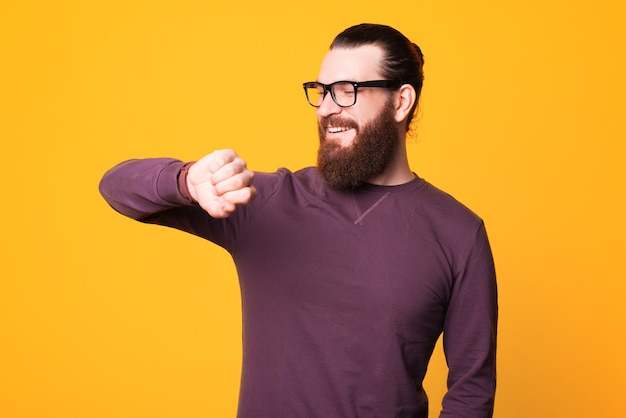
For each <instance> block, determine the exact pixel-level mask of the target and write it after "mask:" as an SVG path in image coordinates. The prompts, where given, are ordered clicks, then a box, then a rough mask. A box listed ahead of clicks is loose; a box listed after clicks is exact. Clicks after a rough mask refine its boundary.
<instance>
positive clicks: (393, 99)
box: [101, 24, 497, 418]
mask: <svg viewBox="0 0 626 418" xmlns="http://www.w3.org/2000/svg"><path fill="white" fill-rule="evenodd" d="M422 65H423V57H422V54H421V51H420V50H419V48H418V47H417V45H415V44H412V43H411V42H410V41H409V40H408V39H407V38H405V37H404V36H403V35H402V34H401V33H399V32H398V31H396V30H395V29H392V28H390V27H388V26H382V25H372V24H362V25H357V26H354V27H351V28H348V29H346V30H345V31H344V32H342V33H341V34H339V35H338V36H337V38H335V40H334V41H333V43H332V45H331V48H330V50H329V52H328V53H327V55H326V57H325V58H324V60H323V62H322V66H321V70H320V72H319V76H318V79H317V81H315V82H308V83H304V88H305V93H306V96H307V99H308V101H309V103H310V104H311V105H313V106H315V107H316V108H317V118H318V124H319V136H320V149H319V154H318V165H317V167H316V168H305V169H303V170H300V171H297V172H295V173H292V172H290V171H287V170H285V169H281V170H279V171H278V172H275V173H252V172H251V171H250V170H248V169H247V168H246V164H245V162H244V161H243V160H242V159H241V158H240V157H238V156H237V154H236V153H235V152H233V151H231V150H220V151H215V152H213V153H211V154H209V155H207V156H205V157H204V158H202V159H200V160H199V161H197V162H196V163H183V162H181V161H178V160H174V159H165V158H164V159H147V160H131V161H127V162H125V163H122V164H120V165H118V166H116V167H114V168H113V169H111V170H110V171H109V172H108V173H107V174H106V175H105V176H104V178H103V180H102V183H101V192H102V194H103V196H104V197H105V198H106V200H107V201H108V202H109V203H110V205H111V206H112V207H113V208H115V209H116V210H117V211H119V212H121V213H123V214H124V215H127V216H130V217H132V218H135V219H137V220H140V221H143V222H147V223H154V224H160V225H167V226H171V227H174V228H178V229H181V230H183V231H187V232H190V233H192V234H196V235H199V236H201V237H204V238H206V239H209V240H211V241H213V242H214V243H216V244H218V245H220V246H222V247H224V248H225V249H226V250H228V251H229V252H230V253H231V255H232V257H233V259H234V261H235V264H236V266H237V271H238V274H239V280H240V286H241V294H242V303H243V343H244V350H243V370H242V380H241V392H240V401H239V411H238V416H239V417H245V418H248V417H260V418H280V417H285V418H297V417H306V418H309V417H320V418H329V417H336V418H346V417H381V418H389V417H403V418H406V417H419V418H425V417H427V416H428V412H427V411H428V401H427V397H426V394H425V393H424V390H423V388H422V380H423V378H424V375H425V373H426V368H427V365H428V361H429V359H430V356H431V354H432V351H433V347H434V345H435V342H436V341H437V339H438V337H439V335H440V334H441V333H442V332H443V336H444V349H445V354H446V360H447V362H448V366H449V376H448V392H447V394H446V396H445V397H444V399H443V409H442V412H441V417H459V418H460V417H464V418H468V417H476V418H478V417H481V418H484V417H490V416H492V411H493V400H494V392H495V349H496V322H497V301H496V281H495V273H494V267H493V260H492V256H491V251H490V248H489V243H488V240H487V235H486V232H485V229H484V225H483V222H482V221H481V220H480V218H478V217H477V216H476V215H475V214H473V213H472V212H471V211H469V210H468V209H467V208H465V207H464V206H462V205H461V204H460V203H458V202H457V201H456V200H454V199H453V198H452V197H450V196H449V195H447V194H445V193H443V192H441V191H440V190H438V189H436V188H435V187H433V186H432V185H430V184H429V183H427V182H426V181H424V180H423V179H421V178H419V177H417V176H416V175H415V174H414V173H413V172H412V171H411V169H410V168H409V163H408V160H407V154H406V148H405V135H406V132H407V131H408V129H409V123H410V122H411V118H412V117H413V114H414V112H415V109H416V106H417V102H418V98H419V95H420V91H421V87H422V79H423V76H422Z"/></svg>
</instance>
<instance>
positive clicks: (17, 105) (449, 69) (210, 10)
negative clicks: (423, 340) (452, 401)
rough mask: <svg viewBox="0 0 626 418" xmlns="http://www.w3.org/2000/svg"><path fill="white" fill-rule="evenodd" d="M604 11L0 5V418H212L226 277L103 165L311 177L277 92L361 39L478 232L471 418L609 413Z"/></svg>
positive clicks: (221, 404)
mask: <svg viewBox="0 0 626 418" xmlns="http://www.w3.org/2000/svg"><path fill="white" fill-rule="evenodd" d="M625 11H626V10H625V6H624V2H623V1H620V0H612V1H611V0H596V1H579V0H568V1H566V0H554V1H545V0H526V1H496V0H478V1H471V2H469V1H467V2H464V1H455V2H451V1H436V0H428V1H418V0H412V1H395V2H393V1H392V2H380V1H371V0H359V1H354V0H345V1H341V2H338V1H334V0H332V1H331V0H321V1H316V2H304V1H300V0H291V1H288V0H283V1H268V2H261V1H256V0H243V1H229V2H217V1H188V0H183V1H176V2H174V1H149V0H144V1H128V0H124V1H120V0H114V1H69V0H58V1H44V0H40V1H28V0H3V1H2V3H0V48H1V49H0V139H1V146H2V154H3V161H2V163H1V164H0V185H1V189H0V196H1V199H2V202H1V209H0V210H1V214H2V232H1V243H2V247H1V248H0V250H1V251H0V257H1V260H0V262H1V267H0V268H1V270H0V271H1V279H0V416H2V417H8V418H18V417H19V418H22V417H63V418H73V417H77V418H78V417H80V418H85V417H93V418H96V417H98V418H99V417H180V418H190V417H232V416H234V414H235V410H236V403H237V392H238V384H239V371H240V356H241V348H240V306H239V294H238V288H237V283H236V276H235V271H234V268H233V266H232V263H231V261H230V258H229V257H228V255H227V254H226V253H225V252H223V251H222V250H220V249H218V248H216V247H214V246H213V245H212V244H210V243H207V242H205V241H202V240H200V239H197V238H194V237H191V236H188V235H185V234H183V233H180V232H178V231H173V230H169V229H165V228H158V227H154V226H146V225H141V224H139V223H135V222H133V221H130V220H128V219H125V218H123V217H121V216H119V215H117V214H116V213H114V212H113V211H112V210H111V209H109V208H108V207H107V205H106V203H105V202H104V201H103V200H102V199H101V198H100V196H99V194H98V192H97V184H98V181H99V179H100V176H101V175H102V173H103V172H104V171H105V170H106V169H108V168H109V167H110V166H112V165H114V164H115V163H117V162H119V161H121V160H123V159H127V158H132V157H154V156H174V157H178V158H181V159H184V160H191V159H197V158H199V157H201V156H203V155H204V154H206V153H208V152H210V151H212V150H213V149H216V148H222V147H232V148H234V149H236V150H237V151H238V152H239V153H240V154H241V155H242V156H243V157H244V158H245V159H247V161H248V163H249V166H250V167H251V168H253V169H256V170H274V169H276V168H277V167H280V166H286V167H289V168H291V169H297V168H300V167H302V166H304V165H311V164H313V163H314V161H315V151H316V141H317V138H316V131H315V120H314V112H313V110H312V108H310V107H309V106H308V105H307V104H306V102H305V99H304V95H303V92H302V89H301V84H300V83H301V82H303V81H307V80H311V79H315V77H316V75H317V71H318V68H319V64H320V61H321V58H322V57H323V55H324V53H325V51H326V49H327V46H328V44H329V43H330V41H331V39H332V38H333V37H334V36H335V35H336V34H337V33H338V32H339V31H340V30H342V29H344V28H345V27H347V26H350V25H352V24H356V23H360V22H363V21H369V22H380V23H386V24H390V25H392V26H395V27H397V28H398V29H400V30H401V31H403V32H404V33H405V34H406V35H407V36H409V37H410V38H411V39H413V40H415V41H416V42H417V43H418V44H420V46H421V47H422V49H423V50H424V53H425V56H426V66H425V71H426V82H425V88H424V93H423V100H422V105H421V110H420V114H419V124H418V125H417V130H416V135H414V136H413V137H412V138H411V139H410V144H409V153H410V160H411V164H412V168H413V169H414V170H415V171H417V172H418V173H419V174H420V175H421V176H423V177H425V178H426V179H428V180H429V181H431V182H432V183H434V184H436V185H438V186H439V187H441V188H443V189H444V190H446V191H448V192H450V193H452V194H453V195H455V196H456V197H457V198H459V199H460V200H461V201H463V202H464V203H466V204H467V205H468V206H470V207H471V208H473V209H474V210H475V211H476V212H478V213H479V214H480V215H481V216H482V217H483V218H484V219H485V221H486V223H487V227H488V230H489V234H490V238H491V241H492V246H493V251H494V255H495V257H496V263H497V270H498V275H499V285H500V306H501V317H500V328H499V329H500V339H499V358H498V367H499V369H498V373H499V383H498V394H497V401H496V417H500V418H522V417H532V418H537V417H546V418H548V417H550V418H552V417H566V418H572V417H586V418H588V417H621V416H623V413H624V412H623V396H624V395H623V393H624V390H625V389H626V385H625V383H624V376H625V375H626V366H625V364H624V354H625V353H626V343H625V342H626V335H625V334H626V332H625V328H626V326H625V324H624V320H625V319H626V312H625V308H624V305H625V303H624V294H625V285H624V282H625V281H626V280H625V279H626V269H625V267H624V255H625V254H624V253H625V251H624V250H625V249H626V246H625V244H624V236H626V223H625V221H624V216H625V214H626V207H625V206H626V205H625V199H624V180H625V179H626V175H625V173H624V171H625V169H624V166H625V165H626V161H625V158H624V157H625V155H624V154H625V153H624V141H625V140H626V129H625V122H624V120H625V114H626V106H625V105H624V102H625V100H626V81H625V80H626V71H625V70H626V65H625V64H626V60H625V58H624V57H625V53H626V48H625V40H626V34H625V32H624V30H623V29H622V27H623V22H624V18H625V16H626V13H625ZM439 350H440V348H438V351H437V352H436V354H435V356H434V358H433V363H432V366H431V369H430V371H429V375H428V378H427V386H428V390H429V395H430V399H431V417H435V416H437V414H438V410H439V403H440V398H441V396H442V394H443V392H444V390H445V375H446V370H445V363H444V360H443V357H442V355H441V352H440V351H439Z"/></svg>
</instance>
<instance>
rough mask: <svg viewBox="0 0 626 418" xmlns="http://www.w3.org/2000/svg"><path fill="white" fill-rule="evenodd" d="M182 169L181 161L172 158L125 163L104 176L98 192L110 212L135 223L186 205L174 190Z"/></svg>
mask: <svg viewBox="0 0 626 418" xmlns="http://www.w3.org/2000/svg"><path fill="white" fill-rule="evenodd" d="M183 166H184V163H183V162H182V161H179V160H175V159H172V158H152V159H142V160H128V161H125V162H123V163H120V164H118V165H116V166H115V167H113V168H111V169H110V170H109V171H107V172H106V173H105V175H104V176H103V177H102V180H101V181H100V186H99V188H100V193H101V194H102V196H103V197H104V199H105V200H106V201H107V202H108V203H109V205H111V207H112V208H113V209H115V210H116V211H118V212H119V213H121V214H123V215H125V216H128V217H130V218H132V219H137V220H141V219H143V218H145V217H147V216H150V215H152V214H155V213H159V212H162V211H165V210H167V209H171V208H174V207H180V206H185V205H189V204H190V202H189V201H188V200H187V199H186V198H185V197H184V196H183V195H182V194H181V193H180V191H179V188H178V173H179V172H180V170H181V168H182V167H183Z"/></svg>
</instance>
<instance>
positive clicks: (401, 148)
mask: <svg viewBox="0 0 626 418" xmlns="http://www.w3.org/2000/svg"><path fill="white" fill-rule="evenodd" d="M414 178H415V174H413V172H412V171H411V167H410V166H409V159H408V157H407V153H406V141H405V140H404V138H402V139H400V140H399V143H398V148H397V149H396V152H395V154H394V157H393V158H392V160H391V161H390V163H389V165H388V166H387V168H386V169H385V171H383V172H382V173H380V174H379V175H377V176H374V177H372V178H371V179H369V180H368V183H370V184H375V185H378V186H398V185H400V184H404V183H408V182H410V181H411V180H413V179H414Z"/></svg>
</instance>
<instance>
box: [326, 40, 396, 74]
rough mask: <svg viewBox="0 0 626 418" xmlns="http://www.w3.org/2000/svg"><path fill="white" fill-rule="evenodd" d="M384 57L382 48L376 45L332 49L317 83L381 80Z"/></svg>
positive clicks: (327, 54)
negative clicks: (381, 63) (381, 65)
mask: <svg viewBox="0 0 626 418" xmlns="http://www.w3.org/2000/svg"><path fill="white" fill-rule="evenodd" d="M383 55H384V53H383V50H382V48H380V47H379V46H376V45H362V46H359V47H356V48H334V49H331V50H330V51H328V53H326V56H325V57H324V60H323V61H322V67H321V68H320V72H319V75H318V77H317V81H319V82H320V83H324V84H330V83H333V82H335V81H341V80H347V81H366V80H378V79H381V78H382V75H381V74H380V70H379V68H380V62H381V60H382V58H383Z"/></svg>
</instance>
